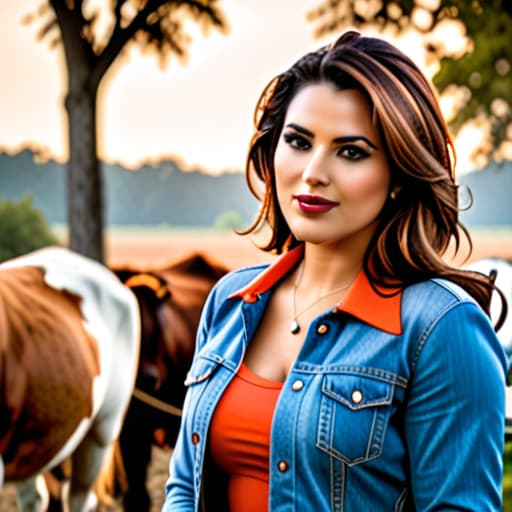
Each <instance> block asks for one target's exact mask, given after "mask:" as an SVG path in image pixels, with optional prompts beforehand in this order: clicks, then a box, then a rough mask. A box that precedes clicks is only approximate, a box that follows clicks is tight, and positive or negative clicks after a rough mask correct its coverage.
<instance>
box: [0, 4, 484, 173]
mask: <svg viewBox="0 0 512 512" xmlns="http://www.w3.org/2000/svg"><path fill="white" fill-rule="evenodd" d="M41 1H42V0H16V1H11V0H0V69H1V70H2V79H0V113H1V115H0V150H4V151H10V152H13V151H17V150H19V149H20V148H22V147H26V146H32V147H39V148H42V149H44V152H45V153H46V152H48V153H49V155H51V156H52V157H53V158H56V159H58V160H61V161H64V160H65V159H66V158H67V139H66V137H67V135H66V130H67V125H66V118H65V113H64V110H63V98H64V94H65V89H64V87H65V81H64V80H63V77H64V74H63V70H62V66H61V60H62V57H61V53H60V50H59V49H53V50H52V49H50V47H49V45H48V43H47V42H46V41H42V42H41V41H38V40H37V37H36V33H37V29H38V26H40V25H38V24H37V23H32V24H29V25H26V24H22V21H21V20H22V18H23V16H24V15H25V14H27V13H31V12H33V11H34V9H35V8H37V6H38V5H40V4H41ZM92 1H93V2H96V3H100V2H101V0H92ZM319 2H320V0H243V1H242V0H222V2H221V5H222V6H223V7H224V12H225V15H226V18H227V21H228V24H229V26H230V30H229V32H228V34H227V35H224V34H221V33H219V32H217V31H212V32H211V33H210V34H209V35H208V36H207V37H204V36H203V35H202V34H201V33H200V32H193V41H192V44H191V46H190V51H189V59H188V63H187V64H186V65H182V64H180V63H179V62H178V61H177V60H175V59H172V60H171V61H170V62H169V65H168V66H167V67H166V68H165V69H163V70H162V69H161V67H159V65H158V60H157V59H156V58H155V57H154V56H152V55H150V54H145V55H144V54H141V52H140V51H138V50H137V49H136V48H132V49H131V50H130V51H129V52H127V53H126V54H125V55H124V56H123V57H122V58H121V59H120V60H119V61H118V62H116V65H115V66H114V67H113V68H112V69H111V70H110V71H109V73H108V74H107V75H106V76H105V78H104V81H103V82H102V84H101V88H100V101H99V110H98V148H99V156H100V158H102V159H103V160H105V161H108V162H117V163H121V164H122V165H125V166H126V167H129V168H137V167H138V166H139V165H140V164H141V163H142V162H144V161H157V160H158V159H160V158H162V157H174V158H177V160H178V162H179V163H180V164H181V165H182V166H183V167H184V168H186V169H200V170H203V171H205V172H212V173H217V172H223V171H241V170H242V169H243V168H244V164H245V157H246V151H247V147H248V142H249V139H250V137H251V134H252V119H253V110H254V106H255V104H256V101H257V99H258V97H259V95H260V93H261V91H262V89H263V88H264V86H265V85H266V84H267V82H268V81H269V80H270V79H271V78H272V77H273V76H275V75H276V74H278V73H279V72H281V71H282V70H284V69H286V68H287V67H289V66H290V65H291V64H292V63H293V62H294V61H295V60H296V59H297V58H298V57H300V56H301V55H302V54H303V53H305V52H306V51H309V50H312V49H315V48H317V47H319V46H321V45H323V44H325V43H327V42H330V41H331V40H332V39H333V38H334V36H330V37H327V38H324V39H322V40H317V39H315V38H314V37H313V31H314V25H313V24H312V23H311V22H308V21H307V20H306V13H307V12H308V11H309V10H311V8H312V7H314V6H315V5H318V4H319ZM191 29H192V30H194V27H191ZM393 42H396V43H397V44H398V45H399V46H400V47H401V48H402V49H403V50H404V51H406V52H407V53H408V54H409V55H410V56H411V57H412V58H413V59H415V60H416V62H417V63H418V64H419V65H420V67H422V69H423V70H424V71H425V73H426V74H427V76H432V74H433V72H434V70H435V65H434V66H432V65H430V66H426V65H425V63H424V61H423V60H422V59H423V53H422V51H421V44H420V43H419V42H418V41H416V40H415V39H414V38H410V37H409V38H406V39H404V40H401V41H393ZM468 136H469V138H470V139H471V137H472V136H473V137H474V134H471V133H469V134H466V135H464V134H463V136H462V137H461V138H459V139H458V140H456V145H457V149H458V166H457V172H460V173H462V172H465V171H467V170H469V169H470V168H471V166H472V165H471V164H470V163H469V161H468V158H467V151H465V150H464V147H465V144H466V143H467V141H466V138H467V137H468Z"/></svg>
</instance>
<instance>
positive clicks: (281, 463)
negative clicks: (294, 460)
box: [277, 460, 288, 473]
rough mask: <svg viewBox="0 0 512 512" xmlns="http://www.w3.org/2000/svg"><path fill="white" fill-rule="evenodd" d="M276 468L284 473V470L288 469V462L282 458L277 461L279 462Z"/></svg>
mask: <svg viewBox="0 0 512 512" xmlns="http://www.w3.org/2000/svg"><path fill="white" fill-rule="evenodd" d="M277 469H279V471H280V472H281V473H284V472H285V471H287V470H288V463H287V462H286V461H284V460H281V461H279V463H278V464H277Z"/></svg>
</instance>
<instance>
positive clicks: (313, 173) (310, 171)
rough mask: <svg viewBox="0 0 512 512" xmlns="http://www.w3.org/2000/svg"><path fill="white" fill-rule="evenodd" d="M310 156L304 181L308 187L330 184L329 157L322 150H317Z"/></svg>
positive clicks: (303, 175)
mask: <svg viewBox="0 0 512 512" xmlns="http://www.w3.org/2000/svg"><path fill="white" fill-rule="evenodd" d="M310 155H311V157H310V159H309V160H308V162H307V164H306V167H305V168H304V171H303V172H302V179H303V180H304V182H305V183H307V184H308V185H327V184H328V183H329V182H330V174H329V172H330V171H329V159H328V155H327V154H326V152H325V151H324V150H323V149H322V148H317V149H316V150H315V151H313V152H311V153H310Z"/></svg>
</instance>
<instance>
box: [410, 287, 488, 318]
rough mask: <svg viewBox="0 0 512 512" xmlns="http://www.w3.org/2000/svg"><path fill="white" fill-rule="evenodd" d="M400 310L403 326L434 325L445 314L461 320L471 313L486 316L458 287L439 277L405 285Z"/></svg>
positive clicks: (469, 296)
mask: <svg viewBox="0 0 512 512" xmlns="http://www.w3.org/2000/svg"><path fill="white" fill-rule="evenodd" d="M401 311H402V320H403V322H404V323H405V324H411V323H412V324H416V325H418V324H421V325H424V326H425V325H433V324H435V323H437V322H438V321H439V320H441V318H443V317H444V316H445V315H446V314H449V313H450V314H452V315H455V316H457V317H459V316H460V317H461V318H464V317H466V316H467V314H468V312H469V311H473V312H474V314H476V315H477V316H478V317H482V320H483V318H484V317H487V315H486V314H485V313H484V312H483V310H482V309H481V308H480V306H479V305H478V303H477V302H476V300H475V299H474V298H473V297H472V296H471V294H470V293H468V292H467V291H466V290H465V289H464V288H463V287H462V286H460V285H458V284H457V283H454V282H453V281H450V280H448V279H443V278H439V277H436V278H432V279H427V280H425V281H420V282H418V283H414V284H411V285H409V286H407V287H406V288H405V289H404V290H403V294H402V306H401ZM485 321H487V320H485Z"/></svg>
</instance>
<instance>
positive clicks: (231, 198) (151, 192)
mask: <svg viewBox="0 0 512 512" xmlns="http://www.w3.org/2000/svg"><path fill="white" fill-rule="evenodd" d="M103 176H104V179H105V185H106V187H105V189H106V190H105V192H106V201H105V203H106V223H107V225H110V226H114V225H159V224H168V225H170V226H184V227H189V226H190V227H192V226H197V227H211V226H214V225H215V223H216V222H217V221H218V220H219V219H220V218H222V217H224V218H226V219H233V217H236V214H238V215H239V217H240V220H241V222H242V223H244V225H247V224H248V223H249V222H251V220H252V219H253V218H254V215H255V213H256V211H257V208H258V203H257V202H256V200H255V199H254V197H253V196H252V195H251V194H250V192H249V190H248V188H247V185H246V182H245V177H244V175H243V174H242V173H224V174H220V175H215V176H214V175H209V174H203V173H200V172H199V171H192V172H184V171H182V170H181V169H180V168H179V167H178V165H177V164H176V163H175V162H173V161H170V160H165V161H161V162H160V163H159V164H158V165H155V166H151V165H144V166H142V167H141V168H140V169H139V170H137V171H130V170H126V169H124V168H123V167H120V166H117V165H109V164H103ZM458 182H459V184H460V185H461V186H462V190H461V192H462V193H461V196H462V198H463V200H462V202H461V203H465V202H466V197H467V194H466V193H465V187H467V188H469V189H470V191H471V195H472V196H473V206H472V207H471V208H470V209H469V210H467V211H462V212H461V218H462V221H463V222H464V223H465V224H466V225H467V226H469V227H481V226H485V227H492V226H496V227H512V206H511V205H512V163H511V162H507V163H505V164H502V165H497V164H491V165H490V166H489V167H487V168H485V169H482V170H480V171H477V172H472V173H470V174H466V175H462V176H460V178H459V179H458ZM65 189H66V185H65V166H64V165H62V164H59V163H57V162H55V161H52V160H50V161H48V162H47V163H44V164H36V163H35V162H34V155H33V153H32V152H30V151H28V150H25V151H21V152H19V153H18V154H16V155H8V154H5V153H0V196H2V197H4V198H7V199H12V200H18V199H20V198H21V197H22V196H23V195H26V194H30V195H31V196H32V198H33V204H34V206H35V207H37V208H39V209H40V210H41V211H42V212H43V213H44V215H45V216H46V217H47V219H48V220H49V221H50V222H51V223H52V224H64V223H66V190H65ZM461 206H464V204H461Z"/></svg>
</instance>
